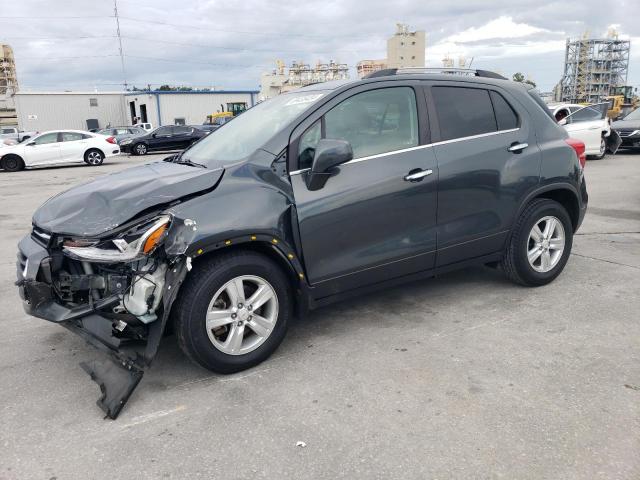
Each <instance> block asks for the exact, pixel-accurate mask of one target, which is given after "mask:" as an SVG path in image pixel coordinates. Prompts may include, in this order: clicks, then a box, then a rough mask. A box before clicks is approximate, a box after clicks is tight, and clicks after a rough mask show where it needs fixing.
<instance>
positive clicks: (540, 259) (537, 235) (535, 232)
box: [527, 216, 565, 273]
mask: <svg viewBox="0 0 640 480" xmlns="http://www.w3.org/2000/svg"><path fill="white" fill-rule="evenodd" d="M564 245H565V232H564V227H563V225H562V222H561V221H560V220H558V219H557V218H556V217H553V216H547V217H543V218H541V219H540V220H538V221H537V222H536V224H535V225H534V226H533V228H532V229H531V232H530V233H529V239H528V242H527V258H528V260H529V265H531V268H533V269H534V270H535V271H536V272H540V273H547V272H549V271H551V270H553V268H554V267H555V266H556V265H557V264H558V262H559V261H560V259H561V258H562V253H563V252H564Z"/></svg>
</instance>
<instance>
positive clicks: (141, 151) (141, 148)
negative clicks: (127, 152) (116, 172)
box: [131, 143, 149, 155]
mask: <svg viewBox="0 0 640 480" xmlns="http://www.w3.org/2000/svg"><path fill="white" fill-rule="evenodd" d="M148 151H149V149H148V148H147V146H146V145H145V144H144V143H136V144H135V145H134V146H133V147H132V148H131V154H132V155H146V154H147V152H148Z"/></svg>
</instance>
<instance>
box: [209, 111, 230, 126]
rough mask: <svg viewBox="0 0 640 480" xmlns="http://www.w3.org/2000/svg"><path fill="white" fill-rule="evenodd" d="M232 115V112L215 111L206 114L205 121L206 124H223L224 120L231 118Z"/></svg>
mask: <svg viewBox="0 0 640 480" xmlns="http://www.w3.org/2000/svg"><path fill="white" fill-rule="evenodd" d="M232 117H233V112H216V113H212V114H211V115H207V121H206V123H207V124H208V125H220V124H223V123H224V122H225V121H228V120H231V118H232ZM223 119H224V120H223ZM216 120H217V121H216Z"/></svg>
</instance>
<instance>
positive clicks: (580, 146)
mask: <svg viewBox="0 0 640 480" xmlns="http://www.w3.org/2000/svg"><path fill="white" fill-rule="evenodd" d="M565 142H567V144H568V145H569V146H570V147H571V148H573V149H574V150H575V152H576V155H578V160H579V161H580V166H581V167H582V168H584V166H585V164H586V163H587V154H586V153H585V151H586V148H585V146H584V142H583V141H582V140H578V139H577V138H567V139H565Z"/></svg>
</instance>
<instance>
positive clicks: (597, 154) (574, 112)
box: [549, 103, 617, 158]
mask: <svg viewBox="0 0 640 480" xmlns="http://www.w3.org/2000/svg"><path fill="white" fill-rule="evenodd" d="M607 106H608V104H606V103H604V104H595V105H577V104H570V103H564V104H559V105H549V109H550V110H551V113H552V114H553V116H554V117H555V119H556V120H557V121H558V123H559V124H560V125H562V126H564V128H565V130H566V131H567V133H569V136H570V137H573V138H577V139H578V140H582V141H583V142H584V145H585V147H586V154H587V155H588V156H590V157H594V158H602V157H604V155H605V153H606V152H607V147H611V146H612V145H611V143H612V142H608V140H609V136H610V135H611V122H610V121H609V119H608V118H607V115H606V114H607ZM610 150H611V151H612V152H613V153H615V150H617V146H616V147H615V149H613V148H610Z"/></svg>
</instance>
